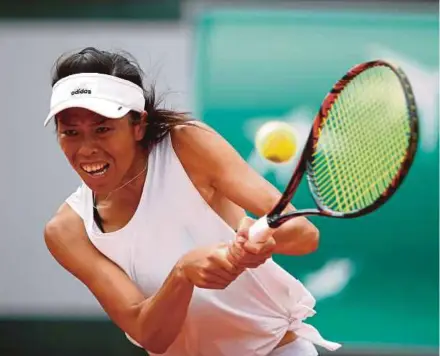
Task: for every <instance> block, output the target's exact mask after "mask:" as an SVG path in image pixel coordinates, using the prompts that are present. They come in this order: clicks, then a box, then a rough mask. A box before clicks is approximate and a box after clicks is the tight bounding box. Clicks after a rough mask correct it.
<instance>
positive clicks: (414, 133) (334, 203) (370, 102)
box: [304, 60, 419, 218]
mask: <svg viewBox="0 0 440 356" xmlns="http://www.w3.org/2000/svg"><path fill="white" fill-rule="evenodd" d="M387 95H389V96H388V97H387ZM356 105H358V107H356ZM353 116H356V117H355V118H353ZM367 120H368V121H367ZM369 125H370V126H369ZM372 125H376V128H375V129H374V130H372V129H371V130H370V128H371V126H372ZM370 131H372V132H373V133H374V135H373V134H371V133H370V134H368V133H369V132H370ZM351 135H352V136H351ZM332 136H333V137H332ZM362 136H365V137H362ZM367 136H368V137H367ZM387 136H389V137H387ZM337 137H338V138H337ZM418 137H419V128H418V114H417V107H416V102H415V98H414V94H413V91H412V88H411V84H410V82H409V80H408V78H407V76H406V75H405V73H404V72H403V70H402V69H401V68H399V67H398V66H396V65H393V64H391V63H389V62H386V61H383V60H376V61H370V62H366V63H362V64H359V65H356V66H354V67H353V68H351V69H350V70H349V71H348V72H347V74H346V75H344V77H342V78H341V79H340V80H339V81H338V82H337V83H336V84H335V85H334V86H333V88H332V90H331V91H330V92H329V93H328V94H327V96H326V98H325V100H324V101H323V103H322V105H321V108H320V110H319V112H318V115H317V117H316V118H315V121H314V124H313V128H312V131H311V134H310V137H309V140H308V142H307V145H306V147H305V150H304V154H305V155H306V156H307V160H306V163H305V169H306V172H307V180H308V184H309V188H310V191H311V194H312V197H313V199H314V200H315V203H316V205H317V207H318V210H319V211H320V215H324V216H332V217H340V218H354V217H358V216H361V215H365V214H368V213H371V212H373V211H374V210H376V209H378V208H379V207H380V206H381V205H383V204H384V203H385V202H386V201H387V200H389V199H390V198H391V196H393V194H394V193H395V191H396V190H397V188H398V187H399V186H400V185H401V184H402V182H403V181H404V178H405V177H406V175H407V174H408V172H409V170H410V168H411V165H412V163H413V161H414V157H415V154H416V151H417V146H418ZM338 139H339V142H342V143H343V144H341V143H340V144H339V146H338V141H337V140H338ZM369 140H370V142H369ZM362 142H364V143H370V145H369V146H367V145H366V146H365V147H362ZM372 145H373V146H372ZM332 149H333V151H334V152H336V153H333V154H332V153H330V152H331V151H332ZM344 152H345V153H344ZM363 152H364V153H363ZM366 152H368V153H366ZM385 159H387V160H388V161H384V160H385ZM326 160H327V163H326V162H325V161H326ZM326 165H327V167H325V166H326ZM365 165H367V166H365ZM368 165H370V167H368ZM387 166H388V167H387ZM347 167H348V168H347ZM368 169H370V170H373V171H374V172H373V173H371V172H370V173H368ZM378 176H380V177H381V179H378V178H377V177H378ZM375 179H377V181H375ZM331 180H333V182H330V183H329V181H331ZM332 184H333V185H335V186H337V188H336V189H333V192H332V189H331V188H329V187H330V185H332Z"/></svg>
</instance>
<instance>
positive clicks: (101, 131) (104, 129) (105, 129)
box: [96, 126, 111, 134]
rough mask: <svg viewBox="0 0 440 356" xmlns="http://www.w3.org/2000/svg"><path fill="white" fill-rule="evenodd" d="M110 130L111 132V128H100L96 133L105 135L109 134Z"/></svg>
mask: <svg viewBox="0 0 440 356" xmlns="http://www.w3.org/2000/svg"><path fill="white" fill-rule="evenodd" d="M110 130H111V128H110V127H106V126H99V127H98V128H97V129H96V133H99V134H103V133H106V132H109V131H110Z"/></svg>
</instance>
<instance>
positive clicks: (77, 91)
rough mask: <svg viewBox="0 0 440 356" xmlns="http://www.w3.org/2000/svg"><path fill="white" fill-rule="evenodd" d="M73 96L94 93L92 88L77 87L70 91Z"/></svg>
mask: <svg viewBox="0 0 440 356" xmlns="http://www.w3.org/2000/svg"><path fill="white" fill-rule="evenodd" d="M70 94H71V95H72V96H74V95H77V94H92V91H91V90H90V89H76V90H74V91H72V92H71V93H70Z"/></svg>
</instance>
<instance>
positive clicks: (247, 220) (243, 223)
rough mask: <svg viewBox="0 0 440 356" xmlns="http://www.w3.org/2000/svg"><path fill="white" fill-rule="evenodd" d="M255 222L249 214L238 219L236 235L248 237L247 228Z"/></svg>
mask: <svg viewBox="0 0 440 356" xmlns="http://www.w3.org/2000/svg"><path fill="white" fill-rule="evenodd" d="M254 223H255V220H254V219H252V218H251V217H249V216H245V217H243V218H242V219H241V220H240V224H239V226H238V229H237V237H239V236H240V237H243V238H245V239H246V240H247V239H248V237H249V228H250V227H251V226H252V225H253V224H254Z"/></svg>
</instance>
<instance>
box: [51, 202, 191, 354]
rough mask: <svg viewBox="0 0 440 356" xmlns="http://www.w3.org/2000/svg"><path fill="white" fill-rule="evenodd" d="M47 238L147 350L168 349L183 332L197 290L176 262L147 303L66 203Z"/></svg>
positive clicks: (53, 250) (68, 266)
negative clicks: (193, 295) (96, 243)
mask: <svg viewBox="0 0 440 356" xmlns="http://www.w3.org/2000/svg"><path fill="white" fill-rule="evenodd" d="M44 237H45V242H46V245H47V247H48V249H49V251H50V252H51V254H52V255H53V256H54V258H55V259H56V260H57V261H58V262H59V263H60V264H61V265H62V266H63V267H64V268H65V269H66V270H67V271H69V272H70V273H71V274H73V275H74V276H75V277H76V278H78V279H79V280H80V281H81V282H83V283H84V284H85V285H86V286H87V287H88V288H89V290H90V291H91V292H92V293H93V294H94V295H95V297H96V298H97V300H98V301H99V303H100V304H101V305H102V307H103V308H104V310H105V311H106V313H107V314H108V315H109V317H110V318H111V319H112V320H113V322H115V324H117V325H118V326H119V327H120V328H121V329H122V330H124V331H125V332H126V333H127V334H128V335H130V336H131V337H132V338H133V339H134V340H136V341H137V342H138V343H139V344H140V345H141V346H142V347H143V348H145V349H146V350H147V351H150V352H153V353H158V354H160V353H164V352H165V351H166V350H167V348H168V347H169V346H170V345H171V344H172V343H173V341H174V340H175V338H176V337H177V335H178V334H179V332H180V329H181V327H182V325H183V322H184V320H185V318H186V314H187V309H188V305H189V303H190V301H191V297H192V293H193V289H194V284H193V283H192V282H191V281H190V280H189V279H188V278H187V277H186V276H185V273H183V272H182V268H181V267H180V265H179V264H178V263H177V264H176V266H175V267H174V268H173V270H172V271H171V272H170V274H169V275H168V278H167V279H166V281H165V282H164V284H163V285H162V287H161V288H160V290H159V291H158V292H157V293H156V294H155V295H154V296H152V297H150V298H147V299H146V298H145V296H144V295H143V294H142V292H141V291H140V290H139V289H138V288H137V286H136V285H135V284H134V283H133V282H132V281H131V280H130V279H129V277H128V276H127V275H126V274H125V273H124V272H123V271H122V270H121V269H120V268H119V267H118V266H117V265H116V264H114V263H113V262H111V261H110V260H109V259H108V258H106V257H105V256H104V255H102V254H101V253H100V252H99V251H98V250H97V249H96V248H95V247H94V246H93V245H92V244H91V242H90V241H89V239H88V237H87V235H86V232H85V230H84V227H83V222H82V220H81V218H80V217H79V216H78V215H77V214H76V213H75V212H74V211H73V210H72V209H71V208H70V207H69V206H68V205H67V204H64V205H63V206H62V207H61V208H60V210H59V211H58V213H57V214H56V215H55V217H54V218H53V219H52V220H51V221H50V222H48V224H47V225H46V227H45V231H44ZM171 311H172V312H171Z"/></svg>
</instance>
